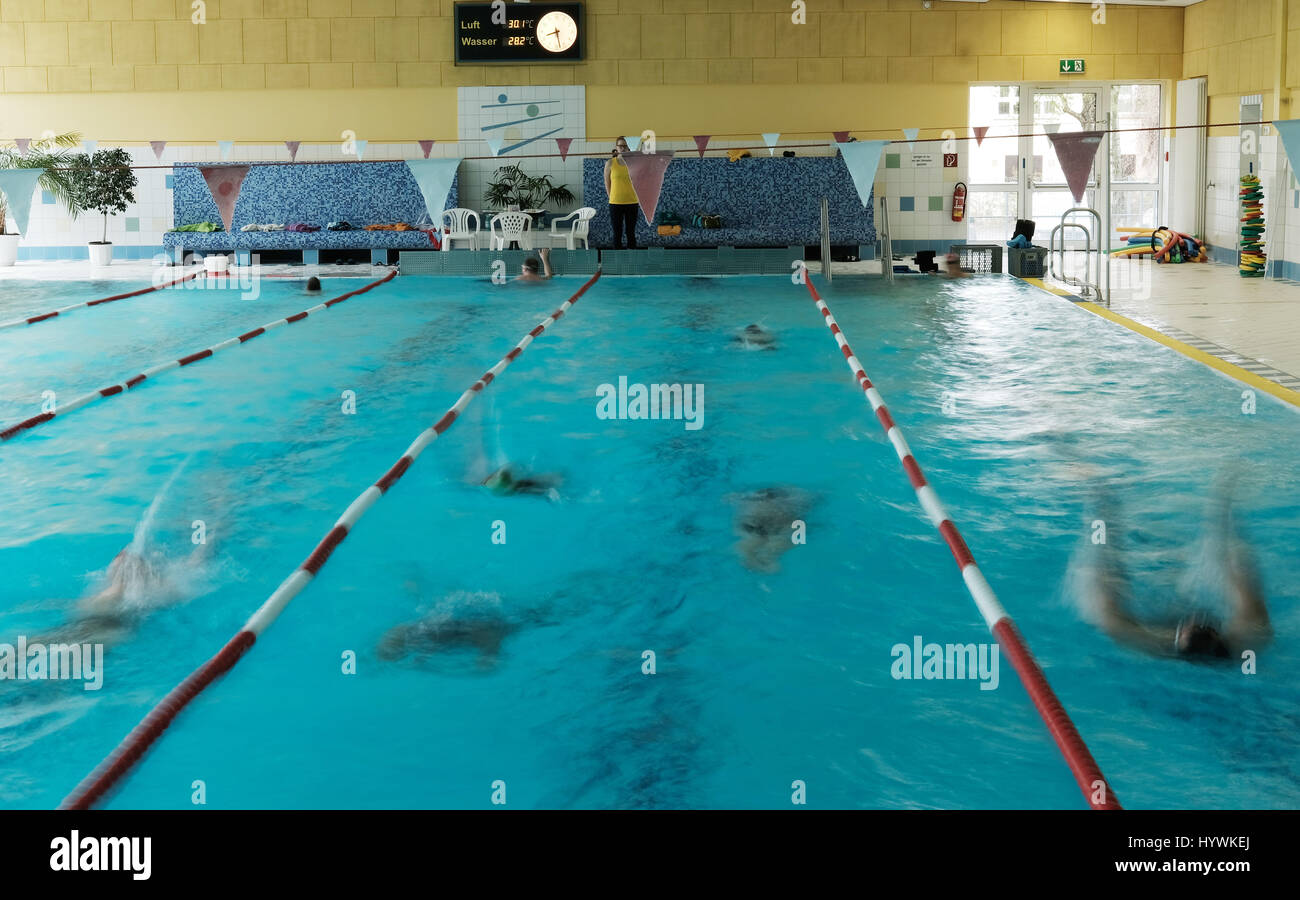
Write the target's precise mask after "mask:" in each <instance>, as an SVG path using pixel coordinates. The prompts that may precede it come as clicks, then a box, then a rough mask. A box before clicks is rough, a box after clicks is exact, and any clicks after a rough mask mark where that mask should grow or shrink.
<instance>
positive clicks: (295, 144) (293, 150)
mask: <svg viewBox="0 0 1300 900" xmlns="http://www.w3.org/2000/svg"><path fill="white" fill-rule="evenodd" d="M301 146H302V141H285V142H284V149H286V150H288V151H289V161H290V162H297V161H298V148H299V147H301Z"/></svg>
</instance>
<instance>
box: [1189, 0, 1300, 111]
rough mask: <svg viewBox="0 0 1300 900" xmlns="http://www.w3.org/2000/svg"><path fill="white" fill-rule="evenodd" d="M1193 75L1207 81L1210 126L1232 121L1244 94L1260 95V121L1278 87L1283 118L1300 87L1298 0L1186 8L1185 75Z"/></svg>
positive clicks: (1205, 1) (1210, 1)
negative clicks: (1262, 99)
mask: <svg viewBox="0 0 1300 900" xmlns="http://www.w3.org/2000/svg"><path fill="white" fill-rule="evenodd" d="M1288 22H1289V23H1290V24H1289V25H1288V24H1287V23H1288ZM1288 29H1291V30H1288ZM1279 39H1280V40H1281V44H1282V46H1281V48H1280V50H1281V53H1279V46H1278V44H1279ZM1197 76H1205V78H1206V84H1207V86H1208V90H1209V95H1210V112H1209V116H1210V121H1211V122H1236V121H1237V119H1238V116H1239V115H1240V104H1241V95H1242V94H1262V95H1263V98H1264V105H1263V109H1264V117H1265V118H1272V117H1273V116H1274V114H1275V106H1274V99H1275V98H1276V97H1277V96H1278V93H1279V89H1280V91H1281V101H1282V104H1283V108H1281V109H1280V110H1278V113H1279V114H1280V117H1281V118H1287V117H1288V112H1287V108H1288V107H1289V106H1290V103H1289V99H1290V93H1291V91H1292V90H1294V89H1297V88H1300V0H1202V2H1200V3H1196V4H1194V5H1192V6H1189V7H1187V11H1186V13H1185V14H1184V26H1183V77H1184V78H1192V77H1197ZM1235 130H1236V129H1233V128H1229V129H1212V130H1211V132H1210V133H1211V134H1231V133H1234V132H1235Z"/></svg>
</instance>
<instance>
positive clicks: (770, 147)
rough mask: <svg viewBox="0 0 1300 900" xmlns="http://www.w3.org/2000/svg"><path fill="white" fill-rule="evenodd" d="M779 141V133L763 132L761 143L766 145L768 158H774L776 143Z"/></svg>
mask: <svg viewBox="0 0 1300 900" xmlns="http://www.w3.org/2000/svg"><path fill="white" fill-rule="evenodd" d="M779 140H781V132H779V131H764V132H763V143H764V144H767V155H768V156H774V155H775V154H776V142H777V141H779Z"/></svg>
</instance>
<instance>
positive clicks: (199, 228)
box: [172, 222, 222, 234]
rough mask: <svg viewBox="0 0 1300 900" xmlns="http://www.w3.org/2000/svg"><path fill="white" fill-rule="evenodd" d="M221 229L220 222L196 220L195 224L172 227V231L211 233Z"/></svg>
mask: <svg viewBox="0 0 1300 900" xmlns="http://www.w3.org/2000/svg"><path fill="white" fill-rule="evenodd" d="M221 230H222V229H221V223H220V222H195V223H194V224H193V225H177V226H176V227H175V228H173V229H172V231H196V232H199V233H200V234H211V233H212V232H214V231H221Z"/></svg>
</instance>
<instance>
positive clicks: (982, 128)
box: [971, 125, 989, 147]
mask: <svg viewBox="0 0 1300 900" xmlns="http://www.w3.org/2000/svg"><path fill="white" fill-rule="evenodd" d="M971 131H973V132H975V146H976V147H978V146H979V145H980V144H983V143H984V135H986V134H988V133H989V127H988V126H987V125H973V126H971Z"/></svg>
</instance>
